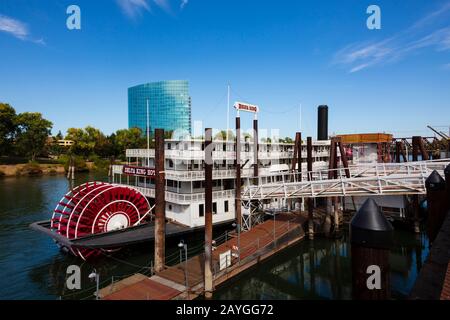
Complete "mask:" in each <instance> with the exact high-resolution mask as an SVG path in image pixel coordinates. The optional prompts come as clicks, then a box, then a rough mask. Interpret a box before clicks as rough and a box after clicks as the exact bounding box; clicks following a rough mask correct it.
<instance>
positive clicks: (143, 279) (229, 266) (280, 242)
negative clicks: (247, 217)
mask: <svg viewBox="0 0 450 320" xmlns="http://www.w3.org/2000/svg"><path fill="white" fill-rule="evenodd" d="M306 221H307V216H306V214H293V213H283V214H278V215H275V217H274V218H273V219H269V220H266V221H265V222H263V223H261V224H259V225H256V226H255V227H253V228H252V229H250V230H248V231H245V232H241V233H240V234H237V233H235V232H234V233H232V234H230V237H229V239H228V238H227V239H225V240H223V241H222V242H221V241H217V242H216V244H215V247H214V248H213V257H212V262H213V284H214V287H217V286H219V285H221V284H223V283H225V282H226V281H227V280H229V279H231V278H233V277H235V276H237V275H238V274H240V273H241V272H243V271H245V270H247V269H249V268H251V267H252V266H254V265H256V264H258V263H259V262H261V261H263V260H266V259H268V258H270V257H271V256H273V255H275V254H276V253H278V252H279V251H281V250H283V249H285V248H287V247H289V246H291V245H293V244H295V243H297V242H299V241H301V240H302V239H303V238H304V237H305V232H304V229H303V224H304V223H305V222H306ZM204 261H205V259H204V254H203V253H202V254H198V255H196V256H194V257H191V258H190V259H188V260H187V261H181V263H179V264H177V265H174V266H166V268H165V269H164V270H162V271H161V272H158V273H156V274H154V275H153V276H151V277H147V276H145V275H142V274H136V275H133V276H131V277H129V278H126V279H123V280H121V281H119V282H116V283H114V284H111V285H109V286H107V287H105V288H103V289H101V290H100V291H99V298H100V299H103V300H192V299H195V298H197V297H198V296H200V295H202V294H203V289H204V283H203V281H204Z"/></svg>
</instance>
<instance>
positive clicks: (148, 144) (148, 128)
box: [147, 99, 150, 166]
mask: <svg viewBox="0 0 450 320" xmlns="http://www.w3.org/2000/svg"><path fill="white" fill-rule="evenodd" d="M147 166H150V112H149V103H148V99H147Z"/></svg>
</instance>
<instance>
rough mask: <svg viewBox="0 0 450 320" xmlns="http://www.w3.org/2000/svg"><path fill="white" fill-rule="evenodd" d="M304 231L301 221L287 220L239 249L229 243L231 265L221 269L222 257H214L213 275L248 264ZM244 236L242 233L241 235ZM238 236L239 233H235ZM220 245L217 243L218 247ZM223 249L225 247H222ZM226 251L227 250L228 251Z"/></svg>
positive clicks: (216, 276) (217, 276)
mask: <svg viewBox="0 0 450 320" xmlns="http://www.w3.org/2000/svg"><path fill="white" fill-rule="evenodd" d="M302 231H303V227H302V226H301V224H299V223H293V222H291V221H289V220H288V221H286V222H284V223H283V224H281V225H279V226H275V224H274V229H273V230H272V231H271V232H269V233H268V234H265V235H263V236H259V237H257V238H256V239H255V240H253V241H252V242H250V243H249V244H247V245H246V246H244V247H240V248H239V247H238V248H237V249H235V248H233V247H231V246H230V245H229V244H228V245H227V246H226V249H227V250H226V251H228V250H230V251H231V260H230V261H229V265H228V264H227V266H226V267H225V268H222V269H220V259H219V260H218V259H213V276H214V279H217V278H219V277H220V276H223V275H225V274H226V273H228V272H230V271H231V269H233V268H235V267H237V266H240V265H243V264H246V263H248V262H249V261H251V260H252V259H255V258H256V257H258V256H262V255H263V254H266V253H269V252H270V251H271V250H274V249H276V248H277V247H279V246H281V245H284V244H286V243H288V242H289V241H291V240H294V239H295V238H298V237H299V234H300V232H302ZM240 236H241V237H242V234H241V235H240ZM233 237H234V238H237V237H238V235H234V236H233ZM218 246H219V245H217V247H218ZM222 250H223V248H222ZM226 251H225V252H226Z"/></svg>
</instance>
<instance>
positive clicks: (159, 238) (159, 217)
mask: <svg viewBox="0 0 450 320" xmlns="http://www.w3.org/2000/svg"><path fill="white" fill-rule="evenodd" d="M164 161H165V160H164V130H163V129H155V172H156V177H155V202H156V203H155V216H156V218H155V271H156V272H160V271H162V270H163V269H164V264H165V235H166V201H165V193H166V187H165V182H166V180H165V175H164Z"/></svg>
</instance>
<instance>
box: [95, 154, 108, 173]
mask: <svg viewBox="0 0 450 320" xmlns="http://www.w3.org/2000/svg"><path fill="white" fill-rule="evenodd" d="M91 160H92V161H93V162H94V167H93V169H94V170H96V171H103V172H105V171H106V172H107V171H108V170H109V163H110V162H109V160H104V159H102V158H100V157H98V156H91Z"/></svg>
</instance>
